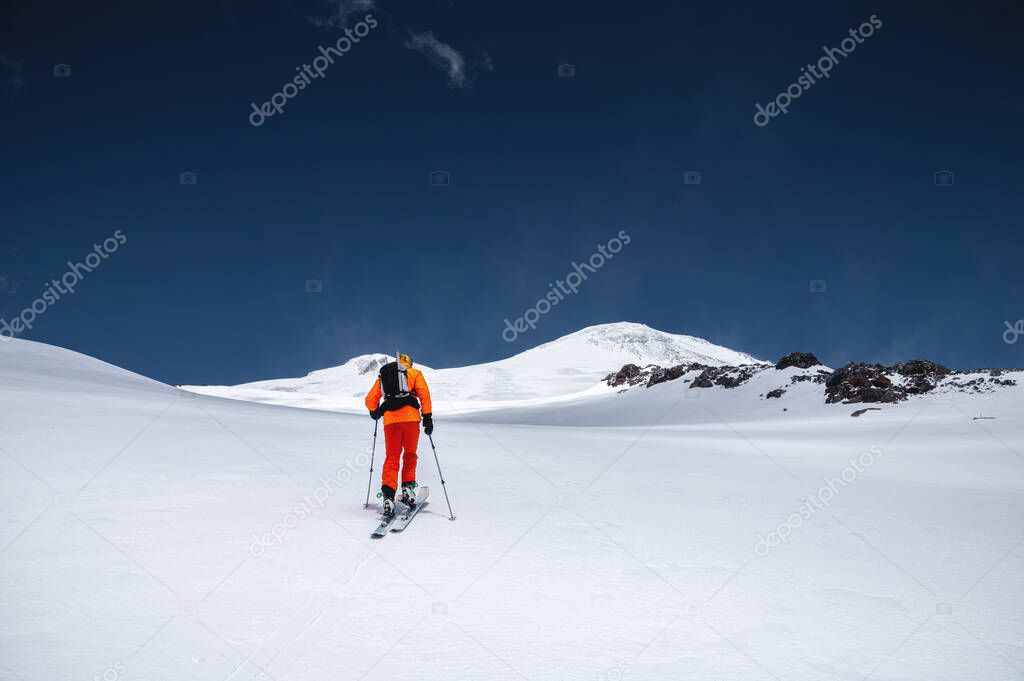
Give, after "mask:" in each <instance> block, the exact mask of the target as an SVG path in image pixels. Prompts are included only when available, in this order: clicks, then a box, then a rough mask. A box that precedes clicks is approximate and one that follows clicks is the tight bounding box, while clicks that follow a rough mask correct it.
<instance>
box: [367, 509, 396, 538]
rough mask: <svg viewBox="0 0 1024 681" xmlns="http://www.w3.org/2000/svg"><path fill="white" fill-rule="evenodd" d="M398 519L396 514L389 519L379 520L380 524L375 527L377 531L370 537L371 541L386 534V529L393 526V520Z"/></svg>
mask: <svg viewBox="0 0 1024 681" xmlns="http://www.w3.org/2000/svg"><path fill="white" fill-rule="evenodd" d="M397 519H398V514H395V515H393V516H391V517H390V518H383V517H382V518H381V519H380V524H379V525H377V529H375V530H374V531H373V534H371V535H370V538H371V539H380V538H381V537H383V536H385V535H386V534H387V533H388V529H389V528H390V527H391V526H392V525H393V524H394V522H395V520H397Z"/></svg>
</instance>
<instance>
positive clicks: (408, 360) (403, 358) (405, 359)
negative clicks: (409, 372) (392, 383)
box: [398, 352, 412, 367]
mask: <svg viewBox="0 0 1024 681" xmlns="http://www.w3.org/2000/svg"><path fill="white" fill-rule="evenodd" d="M398 362H399V364H404V365H405V366H407V367H411V366H412V357H410V356H409V355H407V354H405V353H404V352H403V353H400V354H399V355H398Z"/></svg>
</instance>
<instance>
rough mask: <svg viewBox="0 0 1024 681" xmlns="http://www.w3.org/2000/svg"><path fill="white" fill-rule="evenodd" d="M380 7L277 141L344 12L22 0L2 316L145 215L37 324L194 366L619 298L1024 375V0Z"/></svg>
mask: <svg viewBox="0 0 1024 681" xmlns="http://www.w3.org/2000/svg"><path fill="white" fill-rule="evenodd" d="M335 4H336V3H335ZM347 4H349V5H356V6H359V5H364V6H365V5H367V4H373V5H374V7H373V8H372V9H370V10H365V9H362V10H360V11H357V12H355V13H354V14H352V15H351V16H349V17H348V18H347V21H348V25H349V27H350V28H351V27H352V26H353V25H355V24H356V23H357V22H358V21H359V20H360V18H362V17H363V16H364V15H365V14H366V13H372V14H373V15H374V17H375V18H376V19H377V21H378V22H379V25H378V26H377V27H376V28H374V29H372V30H371V31H370V32H369V34H368V35H366V37H365V38H362V39H361V40H360V41H359V43H358V44H354V45H352V49H351V50H349V51H348V52H347V53H346V54H345V55H344V57H343V58H340V59H337V60H336V62H335V63H334V64H333V65H330V67H329V69H328V70H327V71H326V75H325V77H324V78H322V79H316V80H313V81H311V82H310V84H309V86H308V87H307V88H305V89H304V90H302V91H300V92H298V94H297V95H296V96H295V97H294V98H292V99H289V100H288V101H287V104H286V106H285V107H284V110H283V112H282V113H281V114H280V115H276V116H273V117H271V118H269V119H267V120H266V122H265V123H264V124H263V125H262V126H260V127H253V126H252V125H250V123H249V120H248V117H249V113H250V111H251V108H250V106H251V103H252V102H256V103H257V104H260V103H262V102H264V101H266V100H268V99H270V98H271V96H272V95H273V94H274V93H275V92H277V91H279V90H281V89H282V86H283V85H284V84H285V83H286V82H288V81H289V80H290V79H291V78H292V77H293V76H295V75H296V71H295V69H296V67H302V65H303V64H304V63H306V64H312V61H313V59H314V57H316V56H317V55H318V54H319V51H318V48H319V47H320V46H327V45H332V44H334V42H335V41H336V40H337V39H338V38H339V37H341V36H342V35H344V34H343V33H342V32H341V29H340V28H337V27H334V28H332V27H329V26H328V27H324V26H317V25H315V23H317V22H316V21H313V20H317V19H320V20H323V19H326V18H328V17H329V16H334V17H335V19H337V18H338V17H337V15H336V14H335V15H332V12H333V11H334V7H333V6H332V5H331V4H329V3H323V2H317V1H310V2H300V1H298V0H295V1H292V2H282V1H280V0H277V1H275V2H244V3H243V2H240V1H239V2H223V1H221V2H218V1H213V0H211V1H206V2H194V3H189V2H183V3H150V2H139V3H70V2H68V3H64V2H56V3H30V2H13V3H5V4H4V5H3V8H2V9H0V18H2V23H0V76H2V79H3V82H2V84H0V88H2V90H0V96H2V102H3V107H2V113H0V129H2V131H3V147H2V155H3V163H2V168H0V172H2V174H3V175H2V178H0V192H2V196H3V203H2V206H0V316H2V317H3V318H4V319H7V320H10V319H11V318H13V317H15V316H17V315H19V314H20V312H21V310H22V309H23V308H25V307H26V306H29V305H31V304H32V302H33V300H34V299H36V298H38V297H39V296H41V295H42V294H43V292H44V290H45V288H46V286H47V282H49V281H50V280H51V279H53V278H59V277H60V276H61V275H62V274H64V272H65V271H66V270H67V264H66V263H67V261H68V260H76V261H80V260H82V259H83V258H85V256H86V255H87V254H88V253H89V252H90V251H91V250H92V248H93V245H94V244H98V243H101V242H102V241H103V240H104V239H105V238H107V237H109V236H110V235H111V234H112V233H113V232H114V231H115V230H117V229H121V230H123V233H124V235H125V236H126V238H127V243H125V244H124V245H123V246H121V247H120V248H119V249H118V250H117V252H116V253H114V254H113V255H111V256H110V257H109V258H108V259H106V260H104V261H103V263H102V265H101V266H100V267H98V268H97V269H96V271H94V272H92V273H88V274H86V275H85V276H84V277H83V279H82V281H81V282H79V284H78V287H77V290H76V292H75V293H74V295H71V296H66V297H63V298H62V299H61V300H59V301H57V302H56V303H55V304H53V305H49V306H48V307H47V309H46V310H45V312H44V313H43V314H41V315H39V316H38V318H37V319H36V320H35V321H34V323H33V329H32V330H31V331H29V332H28V333H26V334H24V336H25V337H27V338H31V339H34V340H39V341H43V342H47V343H54V344H57V345H61V346H65V347H70V348H73V349H75V350H78V351H81V352H85V353H88V354H90V355H94V356H97V357H100V358H102V359H104V360H107V361H109V362H112V363H115V364H118V365H121V366H125V367H127V368H130V369H132V370H135V371H138V372H140V373H143V374H146V375H149V376H152V377H154V378H157V379H160V380H164V381H168V382H175V383H235V382H241V381H245V380H254V379H259V378H268V377H279V376H289V375H301V374H304V373H305V372H307V371H309V370H312V369H316V368H321V367H324V366H329V365H333V364H337V363H340V362H341V361H344V360H345V359H347V358H348V357H350V356H352V355H356V354H361V353H366V352H373V351H393V350H394V349H396V348H400V349H401V350H403V351H406V352H409V353H410V354H412V355H413V357H414V358H416V359H418V360H420V361H422V362H424V363H426V364H431V365H434V366H451V365H456V364H467V363H476V362H480V361H483V360H489V359H498V358H500V357H504V356H508V355H511V354H513V353H514V352H518V351H520V350H522V349H525V348H527V347H531V346H534V345H536V344H539V343H541V342H544V341H547V340H550V339H552V338H555V337H557V336H560V335H562V334H564V333H567V332H570V331H573V330H576V329H578V328H580V327H582V326H586V325H590V324H596V323H603V322H610V321H618V320H631V321H641V322H644V323H647V324H649V325H651V326H654V327H656V328H660V329H663V330H666V331H674V332H680V333H689V334H693V335H697V336H702V337H705V338H708V339H710V340H712V341H714V342H717V343H721V344H724V345H728V346H730V347H734V348H736V349H740V350H744V351H747V352H750V353H753V354H755V355H757V356H760V357H764V358H769V359H774V358H776V357H778V356H779V355H781V354H783V353H786V352H789V351H792V350H809V351H812V352H815V353H816V354H818V356H819V357H821V358H822V359H823V360H824V361H825V362H826V363H829V364H832V365H838V364H841V363H843V362H845V361H847V360H849V359H855V360H864V361H880V362H891V361H896V360H900V359H906V358H910V357H927V358H930V359H933V360H937V361H940V362H944V363H946V364H949V365H951V366H953V367H957V368H965V367H969V366H978V365H986V366H994V365H1003V366H1005V365H1014V366H1020V365H1024V339H1022V340H1021V342H1020V343H1017V344H1015V345H1008V344H1006V343H1004V342H1003V339H1002V336H1003V331H1005V324H1004V322H1005V321H1007V320H1010V321H1011V322H1013V321H1015V320H1018V319H1021V318H1024V301H1022V296H1021V292H1022V291H1024V230H1022V229H1021V216H1022V208H1024V193H1022V192H1021V180H1022V174H1024V173H1022V158H1024V155H1022V151H1024V139H1022V134H1021V119H1020V114H1021V105H1022V102H1024V96H1022V92H1021V79H1020V73H1022V72H1024V53H1022V50H1021V48H1020V40H1019V37H1020V34H1021V31H1022V29H1024V10H1022V9H1021V6H1020V5H1019V3H1017V2H1010V1H1007V2H980V3H963V4H961V5H959V6H954V5H950V6H939V5H936V4H935V3H925V2H918V3H913V2H908V3H898V4H896V3H887V4H883V5H871V4H862V3H844V2H831V3H816V4H811V3H745V4H739V3H736V4H732V5H729V4H723V3H700V4H690V3H662V2H653V1H652V2H647V3H643V2H639V3H636V5H635V6H629V5H624V4H622V3H597V2H586V3H582V2H579V3H575V2H573V3H553V4H552V3H543V4H536V5H532V6H526V5H522V4H521V3H496V2H473V3H470V2H452V1H448V2H430V1H424V0H417V1H416V2H406V3H398V2H388V1H387V0H379V2H376V3H370V2H369V0H356V1H355V2H353V1H352V0H348V2H347ZM889 5H892V6H889ZM873 14H876V15H877V16H878V19H880V20H881V22H882V27H881V28H880V29H878V30H877V31H876V32H875V33H874V35H872V36H871V37H870V38H867V39H865V40H864V41H863V43H862V44H859V45H858V46H857V47H856V49H855V51H853V52H852V53H851V54H850V55H849V56H848V57H846V58H843V59H840V60H838V63H837V64H836V65H835V66H834V67H833V68H832V70H831V73H830V76H831V77H830V78H829V79H827V80H821V81H820V82H817V83H814V84H813V86H812V87H810V88H809V89H808V90H807V91H806V92H804V93H803V95H802V96H801V97H800V98H799V99H797V100H795V101H794V102H793V103H792V105H791V107H790V108H789V113H788V114H786V115H779V116H777V117H776V118H774V119H772V120H771V122H770V123H769V124H768V125H767V126H765V127H758V126H756V125H755V124H754V122H753V115H754V113H755V105H756V104H757V103H761V104H767V102H769V101H770V100H772V99H773V98H775V96H776V95H777V94H778V93H779V92H780V91H782V90H784V89H785V88H786V87H787V86H788V85H789V84H790V83H793V82H794V81H796V80H797V78H798V77H799V76H800V69H801V67H804V66H805V65H807V64H808V63H816V62H817V60H818V59H819V57H821V56H822V47H823V46H830V47H832V46H834V47H839V46H840V43H841V41H842V40H843V38H845V37H848V32H849V30H850V29H856V28H857V27H858V26H860V24H861V23H862V22H864V21H867V20H868V18H869V17H870V16H871V15H873ZM311 19H312V20H311ZM319 23H323V21H320V22H319ZM333 23H335V24H338V23H341V22H339V21H337V20H336V21H334V22H333ZM60 63H66V64H68V65H69V66H70V71H71V72H70V75H69V76H68V77H55V76H54V65H55V64H60ZM560 63H571V64H573V65H574V66H575V75H574V76H573V77H559V76H558V66H559V64H560ZM452 64H455V68H454V70H453V68H452V66H451V65H452ZM460 64H461V66H460ZM433 170H445V171H448V172H449V173H450V174H451V184H450V186H448V187H432V186H430V184H429V178H430V173H431V171H433ZM691 170H692V171H699V172H700V173H701V183H700V184H685V183H684V177H685V173H686V172H687V171H691ZM941 170H950V171H952V172H953V173H954V175H953V178H954V182H953V185H952V186H936V184H935V173H936V171H941ZM186 171H194V172H196V173H197V174H198V178H197V184H195V185H182V184H180V173H182V172H186ZM623 229H624V230H626V231H627V232H628V234H629V235H630V236H631V243H630V244H629V245H628V246H626V247H624V249H623V250H622V251H621V252H620V253H619V254H618V255H616V256H615V257H614V258H613V259H611V260H610V261H608V262H606V263H605V265H604V266H603V267H602V268H601V269H600V270H599V271H598V272H597V273H595V274H593V275H591V276H590V278H589V279H588V280H587V281H586V282H584V283H583V284H582V286H581V287H580V289H579V293H578V294H577V295H573V296H570V297H568V298H566V299H565V300H564V301H563V302H561V303H560V304H559V305H558V306H557V307H555V308H553V309H552V310H551V311H550V312H549V313H548V314H546V315H544V316H542V317H541V318H540V320H539V322H538V323H537V328H536V330H534V331H530V332H527V333H524V334H522V335H521V336H520V337H519V339H518V340H517V341H516V342H515V343H513V344H508V343H505V342H503V341H502V338H501V332H502V329H503V328H504V320H505V319H506V318H508V319H513V320H514V319H516V318H517V317H519V316H521V315H523V314H524V312H525V311H526V310H527V309H528V308H530V307H532V306H533V305H534V304H535V303H536V301H537V300H538V299H539V298H542V297H543V296H544V295H545V294H546V293H547V292H548V285H549V282H554V281H555V280H556V279H558V278H564V276H565V275H566V273H568V272H569V271H571V269H572V263H573V261H576V262H580V261H582V260H584V259H586V258H588V257H589V256H590V255H591V254H592V253H594V252H595V251H596V248H597V245H598V244H605V243H607V242H608V240H609V239H611V238H612V237H614V236H615V235H616V234H617V233H618V232H619V231H620V230H623ZM307 279H319V280H322V281H323V291H322V292H321V293H307V292H306V291H305V281H306V280H307ZM812 279H822V280H825V281H826V282H827V283H826V291H825V292H823V293H814V292H811V290H810V285H809V282H810V280H812Z"/></svg>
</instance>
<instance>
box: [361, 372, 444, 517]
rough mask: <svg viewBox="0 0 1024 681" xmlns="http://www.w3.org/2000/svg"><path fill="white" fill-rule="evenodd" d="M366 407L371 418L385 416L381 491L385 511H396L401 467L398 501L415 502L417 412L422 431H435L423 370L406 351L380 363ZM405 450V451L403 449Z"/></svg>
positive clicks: (418, 428)
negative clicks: (399, 477) (392, 360)
mask: <svg viewBox="0 0 1024 681" xmlns="http://www.w3.org/2000/svg"><path fill="white" fill-rule="evenodd" d="M366 408H367V409H368V410H369V411H370V417H371V418H372V419H374V420H377V419H379V418H380V417H381V416H383V417H384V448H385V452H386V454H385V458H384V467H383V471H382V475H381V488H380V494H378V495H377V496H379V497H383V499H384V503H383V505H384V515H385V516H394V514H395V491H396V489H397V488H398V469H399V464H401V469H402V495H401V497H399V499H400V501H401V502H402V503H404V504H406V505H407V506H412V505H414V504H415V503H416V445H417V443H418V442H419V439H420V413H421V412H422V414H423V432H425V433H426V434H427V435H430V434H431V433H433V432H434V418H433V405H432V404H431V401H430V389H429V388H428V387H427V380H426V379H425V378H424V377H423V372H422V371H420V370H419V369H414V368H413V366H412V359H411V358H410V357H409V355H406V354H400V355H398V358H397V361H396V362H391V363H390V364H385V365H384V366H383V367H381V372H380V375H379V376H378V377H377V380H376V381H374V383H373V387H372V388H370V392H368V393H367V394H366ZM403 452H404V453H403Z"/></svg>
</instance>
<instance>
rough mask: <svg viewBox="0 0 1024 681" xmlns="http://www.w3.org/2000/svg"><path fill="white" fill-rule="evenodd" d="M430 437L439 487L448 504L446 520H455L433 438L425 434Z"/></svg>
mask: <svg viewBox="0 0 1024 681" xmlns="http://www.w3.org/2000/svg"><path fill="white" fill-rule="evenodd" d="M427 437H428V438H429V439H430V448H431V449H432V450H434V462H435V463H436V464H437V474H438V475H439V476H440V477H441V489H442V490H444V500H445V503H447V504H448V515H449V516H450V517H449V518H448V520H455V514H454V513H453V512H452V502H451V500H450V499H449V498H448V488H447V487H446V486H445V484H444V473H442V472H441V460H440V459H438V458H437V447H435V446H434V438H433V436H431V435H428V436H427Z"/></svg>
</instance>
